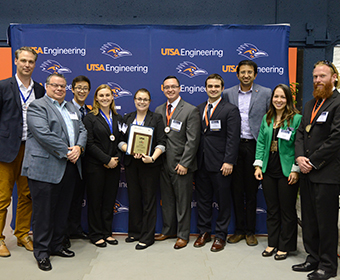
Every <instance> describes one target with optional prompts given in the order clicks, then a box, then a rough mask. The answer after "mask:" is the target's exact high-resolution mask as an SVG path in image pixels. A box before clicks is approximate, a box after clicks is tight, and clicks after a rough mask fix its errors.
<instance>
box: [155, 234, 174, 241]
mask: <svg viewBox="0 0 340 280" xmlns="http://www.w3.org/2000/svg"><path fill="white" fill-rule="evenodd" d="M176 237H177V236H176V235H164V234H157V235H155V240H156V241H163V240H165V239H168V238H176Z"/></svg>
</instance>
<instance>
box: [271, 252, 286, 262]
mask: <svg viewBox="0 0 340 280" xmlns="http://www.w3.org/2000/svg"><path fill="white" fill-rule="evenodd" d="M287 256H288V252H286V253H284V254H278V253H276V254H275V256H274V259H275V260H277V261H282V260H285V259H287Z"/></svg>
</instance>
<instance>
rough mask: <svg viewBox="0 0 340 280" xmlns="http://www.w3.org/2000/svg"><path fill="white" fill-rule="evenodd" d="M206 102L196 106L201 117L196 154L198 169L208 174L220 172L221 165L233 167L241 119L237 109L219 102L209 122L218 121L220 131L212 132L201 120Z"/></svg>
mask: <svg viewBox="0 0 340 280" xmlns="http://www.w3.org/2000/svg"><path fill="white" fill-rule="evenodd" d="M206 104H207V102H204V103H202V104H200V105H198V110H199V112H200V116H201V141H200V146H199V148H198V152H197V162H198V168H202V163H203V162H204V164H205V168H206V169H207V171H210V172H220V169H221V167H222V165H223V163H230V164H233V165H235V164H236V162H237V155H238V146H239V143H240V128H241V117H240V112H239V110H238V108H237V107H236V106H235V105H233V104H231V103H229V102H227V101H225V100H223V99H222V100H221V101H220V103H219V104H218V105H217V107H216V109H215V111H214V113H213V115H212V116H211V118H210V120H220V122H221V129H220V130H219V131H213V130H211V129H210V126H208V127H207V126H206V122H205V120H204V119H203V114H204V109H205V106H206Z"/></svg>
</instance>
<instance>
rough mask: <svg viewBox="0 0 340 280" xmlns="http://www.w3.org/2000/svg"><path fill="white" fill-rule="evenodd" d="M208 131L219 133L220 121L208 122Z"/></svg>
mask: <svg viewBox="0 0 340 280" xmlns="http://www.w3.org/2000/svg"><path fill="white" fill-rule="evenodd" d="M210 130H211V131H220V130H221V120H210Z"/></svg>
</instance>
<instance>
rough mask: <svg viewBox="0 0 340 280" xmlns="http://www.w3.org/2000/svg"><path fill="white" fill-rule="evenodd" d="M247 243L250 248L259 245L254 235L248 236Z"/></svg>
mask: <svg viewBox="0 0 340 280" xmlns="http://www.w3.org/2000/svg"><path fill="white" fill-rule="evenodd" d="M246 242H247V245H248V246H256V245H257V244H258V242H257V239H256V237H255V235H254V234H252V235H246Z"/></svg>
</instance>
